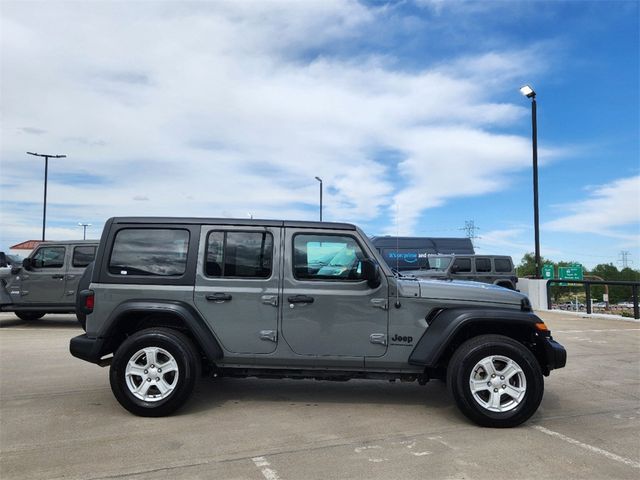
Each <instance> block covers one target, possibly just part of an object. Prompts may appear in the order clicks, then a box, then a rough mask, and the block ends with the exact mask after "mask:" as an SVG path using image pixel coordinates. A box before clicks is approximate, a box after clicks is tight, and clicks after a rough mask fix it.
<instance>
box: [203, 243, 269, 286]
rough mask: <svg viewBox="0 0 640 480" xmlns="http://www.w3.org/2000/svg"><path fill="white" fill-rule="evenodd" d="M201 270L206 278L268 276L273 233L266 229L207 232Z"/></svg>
mask: <svg viewBox="0 0 640 480" xmlns="http://www.w3.org/2000/svg"><path fill="white" fill-rule="evenodd" d="M206 255H207V257H206V262H205V273H206V274H207V275H208V276H210V277H236V278H269V277H270V276H271V268H272V263H273V236H272V235H271V234H270V233H268V232H211V233H210V234H209V236H208V237H207V253H206Z"/></svg>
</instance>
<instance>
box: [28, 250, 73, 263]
mask: <svg viewBox="0 0 640 480" xmlns="http://www.w3.org/2000/svg"><path fill="white" fill-rule="evenodd" d="M64 253H65V248H64V247H42V248H40V249H38V251H37V252H36V253H35V255H34V256H33V257H32V258H33V268H62V267H63V266H64Z"/></svg>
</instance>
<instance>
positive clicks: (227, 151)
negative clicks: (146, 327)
mask: <svg viewBox="0 0 640 480" xmlns="http://www.w3.org/2000/svg"><path fill="white" fill-rule="evenodd" d="M639 6H640V2H638V1H604V0H603V1H594V2H587V1H576V0H574V1H568V2H562V1H549V2H547V1H519V2H508V1H482V2H480V1H477V2H476V1H442V0H416V1H389V2H386V1H385V2H383V1H375V2H364V1H355V0H344V1H332V0H323V1H313V0H307V1H297V2H293V1H268V0H267V1H236V2H231V1H229V2H212V1H211V2H204V1H196V2H169V1H156V2H151V1H129V2H124V1H67V2H61V1H55V0H53V1H52V0H50V1H46V2H32V1H21V2H13V1H7V0H2V1H0V32H1V33H0V41H1V44H0V250H7V249H8V248H9V246H11V245H13V244H15V243H18V242H21V241H24V240H28V239H39V238H41V235H42V206H43V184H44V161H43V159H41V158H36V157H32V156H29V155H27V154H26V152H27V151H31V152H40V153H49V154H65V155H67V158H64V159H51V160H50V162H49V173H48V194H47V196H48V198H47V230H46V237H47V239H48V240H63V239H77V238H82V227H79V226H78V223H90V224H91V226H90V227H88V229H87V237H88V238H99V236H100V234H101V230H102V226H103V224H104V222H105V220H106V219H107V218H109V217H113V216H130V215H141V216H148V215H151V216H202V217H238V218H248V217H249V216H253V218H277V219H300V220H316V219H317V218H318V200H319V199H318V197H319V183H318V182H317V181H316V180H315V179H314V177H316V176H319V177H321V178H322V179H323V186H324V198H323V200H324V213H323V218H324V220H327V221H340V222H352V223H356V224H357V225H359V226H360V227H362V228H363V229H364V231H365V232H366V233H367V234H369V235H396V234H400V235H415V236H436V237H457V236H464V235H465V231H464V230H463V227H464V226H465V222H469V221H473V222H474V224H475V226H477V227H478V229H477V230H475V235H477V236H479V237H480V238H477V239H475V244H476V249H477V252H478V253H486V254H507V255H511V256H513V258H514V260H515V261H516V263H518V262H519V261H520V259H521V258H522V256H523V254H524V253H525V252H532V251H533V249H534V231H533V190H532V144H531V102H530V100H529V99H527V98H525V97H523V96H522V95H521V94H520V92H519V88H520V87H521V86H522V85H524V84H529V85H531V86H532V87H533V88H534V89H535V91H536V92H537V97H536V99H537V110H538V146H539V160H540V170H539V181H540V237H541V253H542V256H543V257H545V258H548V259H551V260H556V261H558V260H566V261H576V262H581V263H582V264H584V265H585V266H586V267H587V268H592V267H593V266H594V265H596V264H599V263H613V264H614V265H617V266H620V265H621V264H620V263H619V260H620V252H622V251H627V252H629V255H628V257H627V258H628V260H629V265H630V266H632V267H634V268H639V267H640V145H639V136H640V80H639V72H640V65H639V58H640V40H639V27H638V25H639V24H640V22H639V20H640V13H639Z"/></svg>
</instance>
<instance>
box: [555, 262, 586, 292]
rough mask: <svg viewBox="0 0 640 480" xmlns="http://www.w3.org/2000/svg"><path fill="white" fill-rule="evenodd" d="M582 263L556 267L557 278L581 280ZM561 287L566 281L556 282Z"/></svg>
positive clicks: (564, 285)
mask: <svg viewBox="0 0 640 480" xmlns="http://www.w3.org/2000/svg"><path fill="white" fill-rule="evenodd" d="M583 273H584V272H583V270H582V265H572V266H570V267H558V278H560V279H561V280H582V279H583V278H584V277H583ZM558 285H560V286H561V287H566V286H567V285H568V284H567V283H564V282H563V283H560V284H558Z"/></svg>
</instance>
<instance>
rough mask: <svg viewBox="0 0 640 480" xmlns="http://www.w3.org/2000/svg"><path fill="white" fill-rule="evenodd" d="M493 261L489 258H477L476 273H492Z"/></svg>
mask: <svg viewBox="0 0 640 480" xmlns="http://www.w3.org/2000/svg"><path fill="white" fill-rule="evenodd" d="M490 271H491V260H490V259H488V258H476V272H490Z"/></svg>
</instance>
